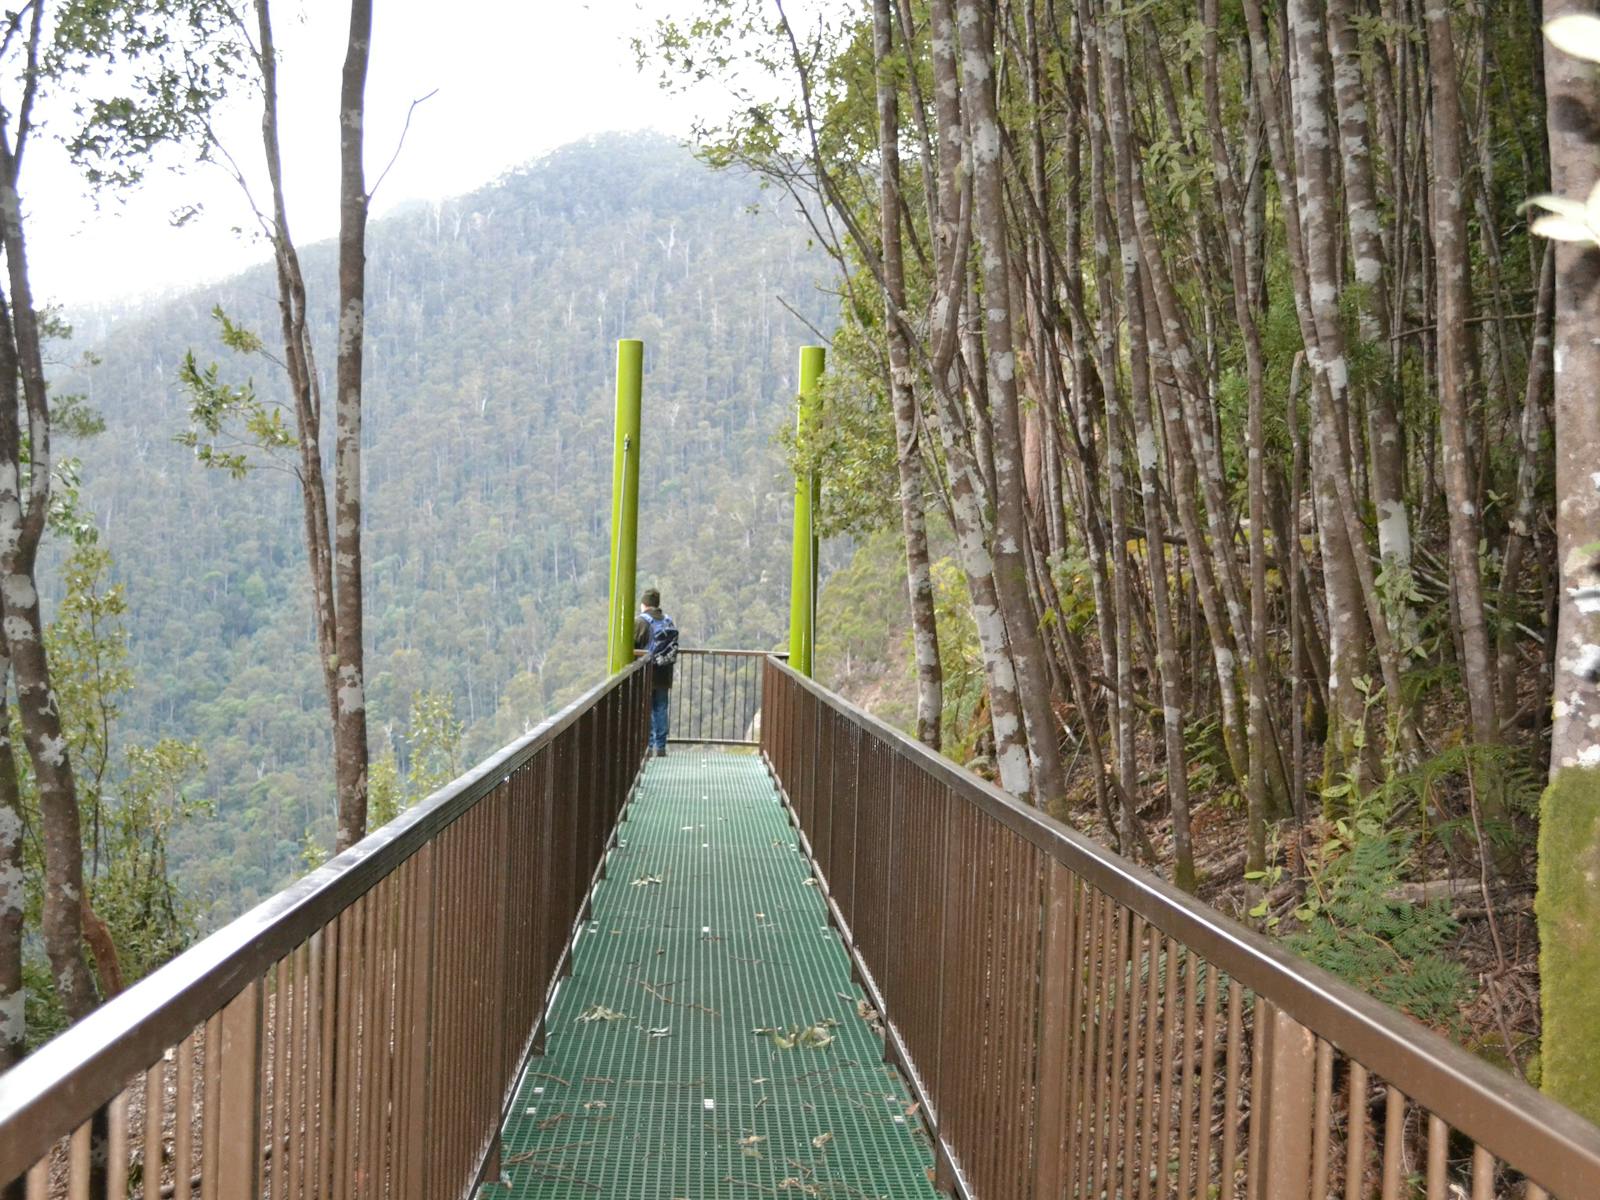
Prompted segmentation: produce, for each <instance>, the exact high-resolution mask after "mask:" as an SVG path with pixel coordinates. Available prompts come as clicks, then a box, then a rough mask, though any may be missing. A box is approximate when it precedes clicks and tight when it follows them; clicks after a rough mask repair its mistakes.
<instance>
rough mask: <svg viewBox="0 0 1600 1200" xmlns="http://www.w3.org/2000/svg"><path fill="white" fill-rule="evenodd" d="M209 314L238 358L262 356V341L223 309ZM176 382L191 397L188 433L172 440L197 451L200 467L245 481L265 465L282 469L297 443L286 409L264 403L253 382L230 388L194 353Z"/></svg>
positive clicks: (219, 370) (215, 369)
mask: <svg viewBox="0 0 1600 1200" xmlns="http://www.w3.org/2000/svg"><path fill="white" fill-rule="evenodd" d="M211 315H212V317H213V318H215V320H216V322H217V324H218V326H219V327H220V329H221V332H220V333H219V334H218V338H219V340H220V341H221V342H222V344H223V345H224V346H226V347H227V348H228V349H230V350H232V351H233V352H234V353H235V354H260V353H262V352H263V346H262V342H261V338H260V337H259V336H258V335H257V334H255V333H254V332H252V331H251V330H249V329H247V328H245V327H244V326H242V325H239V324H237V323H235V322H234V321H233V320H232V319H231V318H230V317H229V316H228V314H227V313H225V312H224V311H223V310H222V306H221V305H217V306H216V307H215V308H213V309H212V310H211ZM178 383H179V384H180V385H181V386H182V388H183V390H184V392H185V393H186V394H187V395H188V397H189V428H188V429H186V430H184V431H183V432H181V433H178V434H175V435H174V437H173V441H175V442H177V443H178V445H180V446H185V447H187V448H188V449H190V450H193V451H194V456H195V459H196V460H197V461H198V462H200V464H201V465H203V466H206V467H212V468H215V469H217V470H221V471H225V472H227V474H229V475H230V476H232V477H233V478H234V479H243V478H244V477H245V476H246V475H248V474H249V473H250V472H251V471H252V470H255V469H257V468H258V467H260V466H261V465H263V463H264V462H265V461H271V460H276V461H277V463H278V465H282V464H283V458H282V456H283V455H284V454H285V453H286V452H287V451H289V450H292V449H294V448H295V446H296V445H298V444H299V443H298V441H297V440H296V438H295V435H294V433H293V432H292V431H291V428H290V423H289V421H288V419H287V413H288V409H287V407H286V406H285V405H283V404H280V403H275V402H271V401H264V400H262V399H261V397H260V395H259V394H258V393H257V392H256V385H255V381H254V380H246V381H245V382H244V383H242V384H229V383H226V382H224V381H223V379H222V368H221V367H220V366H218V365H217V364H216V363H208V364H207V365H206V366H204V367H201V366H200V364H199V363H198V362H197V361H196V359H195V356H194V351H192V350H191V351H189V352H188V353H186V354H185V355H184V356H183V364H182V365H181V366H180V367H179V368H178ZM252 452H254V454H255V456H254V457H252Z"/></svg>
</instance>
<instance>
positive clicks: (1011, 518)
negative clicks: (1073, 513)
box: [957, 0, 1066, 811]
mask: <svg viewBox="0 0 1600 1200" xmlns="http://www.w3.org/2000/svg"><path fill="white" fill-rule="evenodd" d="M983 8H984V6H983V5H981V4H980V3H979V2H978V0H960V3H959V5H958V16H957V25H958V27H959V30H960V37H961V50H962V67H963V78H964V87H963V89H962V94H963V96H964V98H965V101H966V107H967V116H968V122H967V129H968V134H969V136H970V138H971V152H972V170H973V180H972V190H973V222H974V230H975V233H976V240H977V245H978V250H979V259H980V260H981V263H982V273H983V275H982V277H983V311H984V338H985V349H986V351H987V353H986V356H985V357H986V359H987V364H988V371H987V379H988V395H989V415H990V422H991V426H992V429H993V440H992V447H993V453H994V474H995V480H994V492H993V500H994V547H995V548H994V565H995V591H996V593H997V594H998V596H999V598H1000V603H1001V607H1002V609H1003V610H1004V613H1005V624H1006V635H1007V638H1008V640H1009V642H1010V644H1011V657H1012V662H1013V664H1014V666H1015V669H1016V676H1017V691H1018V695H1019V699H1020V701H1021V705H1020V707H1021V709H1022V716H1023V722H1024V724H1025V725H1026V728H1027V739H1028V755H1029V765H1030V767H1031V770H1032V777H1033V797H1032V798H1033V802H1034V804H1036V805H1038V806H1039V807H1041V808H1045V809H1049V810H1051V811H1054V809H1055V805H1056V804H1057V802H1058V801H1059V800H1060V799H1061V797H1062V796H1063V795H1064V794H1065V793H1066V786H1065V781H1064V778H1063V774H1062V765H1061V746H1060V742H1059V740H1058V739H1057V736H1056V720H1055V713H1054V712H1053V711H1052V709H1051V704H1050V682H1049V674H1048V668H1047V666H1046V663H1045V649H1044V639H1043V638H1042V637H1040V635H1039V623H1038V621H1037V619H1035V617H1034V607H1033V600H1032V598H1031V597H1030V596H1029V594H1028V569H1027V560H1026V557H1025V555H1026V554H1027V545H1026V539H1027V537H1028V529H1027V517H1026V513H1025V511H1024V505H1023V484H1022V427H1021V423H1020V420H1019V418H1018V411H1017V378H1016V370H1017V356H1016V350H1015V343H1014V341H1013V339H1012V332H1011V277H1010V271H1009V268H1008V266H1007V261H1006V258H1007V253H1008V252H1007V247H1006V223H1005V197H1004V182H1003V179H1002V167H1001V161H1000V122H999V114H998V111H997V108H996V102H995V91H994V87H995V84H994V31H993V29H992V28H991V27H990V22H989V20H988V19H987V17H986V16H985V15H984V11H983Z"/></svg>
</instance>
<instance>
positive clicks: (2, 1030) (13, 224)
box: [0, 0, 237, 1067]
mask: <svg viewBox="0 0 1600 1200" xmlns="http://www.w3.org/2000/svg"><path fill="white" fill-rule="evenodd" d="M227 26H228V19H227V13H226V10H225V8H224V6H223V5H222V4H221V3H220V0H216V2H214V0H57V2H51V0H30V2H29V3H26V4H23V5H21V6H19V7H17V8H15V9H11V10H8V11H7V12H6V13H5V14H4V17H3V21H0V250H3V251H4V255H5V272H4V277H3V279H0V611H3V619H0V635H3V643H0V700H3V698H4V694H5V693H6V692H7V690H8V689H9V688H11V687H14V696H15V703H16V709H17V713H18V717H19V721H18V724H19V725H20V727H21V731H22V736H23V741H24V745H25V747H26V750H27V758H28V765H29V767H30V769H31V774H32V780H33V786H34V789H35V792H36V799H37V805H38V812H39V830H38V834H39V839H40V843H41V845H42V856H43V861H44V869H45V879H44V886H43V896H42V904H41V917H40V926H39V934H40V939H41V942H42V944H43V947H44V950H45V953H46V955H47V956H48V959H49V964H50V972H51V978H52V982H53V985H54V988H55V991H56V994H57V999H58V1000H59V1002H60V1004H61V1006H62V1007H63V1009H64V1010H65V1011H66V1013H67V1014H68V1016H69V1017H71V1018H73V1019H77V1018H79V1017H82V1016H84V1015H86V1014H87V1013H88V1012H89V1011H90V1010H91V1009H93V1008H94V1006H95V1004H96V1003H97V1001H98V998H97V989H96V983H95V979H94V976H93V975H92V974H91V973H90V970H89V967H88V963H87V961H86V959H85V955H84V938H85V932H86V928H87V931H88V932H89V933H90V934H91V935H92V937H93V941H94V945H95V948H96V955H95V957H96V959H97V965H98V967H99V971H100V975H101V980H100V982H101V985H102V986H106V987H111V986H114V984H115V980H116V976H117V973H118V972H117V963H116V952H115V947H114V946H112V945H111V943H110V939H109V937H108V936H105V929H104V925H103V923H101V922H100V921H99V919H98V918H97V917H96V916H95V915H94V913H93V911H92V909H91V908H90V906H89V898H88V893H87V890H86V888H85V884H84V876H83V837H82V829H81V817H80V811H79V798H78V787H77V782H76V780H75V777H74V772H73V762H72V756H71V753H70V749H69V746H68V740H67V737H66V735H65V733H64V732H63V726H62V717H61V709H60V706H59V704H58V702H57V697H56V693H55V688H54V686H53V680H52V671H51V663H50V661H49V655H48V653H47V649H46V643H45V636H44V624H43V618H42V616H41V612H40V604H39V589H38V581H37V574H36V568H37V562H38V554H39V547H40V543H41V541H42V539H43V538H44V536H45V533H46V529H47V527H48V525H49V520H50V516H51V509H52V504H53V495H52V483H53V476H54V472H55V468H56V465H57V464H56V461H55V459H54V458H53V457H52V449H51V435H52V430H53V424H54V422H53V416H52V405H51V397H50V391H49V387H48V385H47V383H46V379H45V363H44V353H43V340H44V332H43V330H44V322H43V320H42V318H41V313H40V308H39V305H38V303H37V301H36V299H35V295H36V293H35V284H34V280H33V278H32V275H31V272H30V269H29V261H28V212H29V202H28V192H27V188H26V181H27V179H28V176H27V175H25V173H24V167H25V165H26V164H27V163H28V162H30V161H31V156H30V155H29V150H30V149H31V148H32V147H33V146H34V145H35V143H37V142H38V141H39V139H40V138H41V137H42V136H54V137H58V138H60V139H61V140H62V141H63V142H64V144H65V146H66V148H67V150H68V151H69V152H70V155H71V157H72V159H73V160H74V162H75V163H76V164H77V165H78V166H79V167H80V168H81V169H82V172H83V176H84V179H85V181H86V183H87V184H89V185H91V186H93V187H117V186H129V185H132V184H136V183H137V182H139V180H140V179H141V178H142V176H143V173H144V171H145V169H146V167H147V166H148V164H149V162H150V160H151V156H152V154H153V153H154V152H155V151H156V149H157V148H158V147H160V146H161V145H163V144H165V143H176V142H184V141H188V140H190V139H192V138H193V137H195V136H196V135H197V133H198V131H199V129H200V127H201V125H202V124H203V122H204V119H205V116H206V114H207V113H208V112H209V111H210V109H211V108H212V106H213V105H214V104H215V103H216V102H217V101H218V100H219V99H220V98H221V96H222V94H223V91H224V89H225V87H226V85H227V83H228V81H229V79H230V78H231V77H232V75H233V71H234V68H235V66H236V64H237V54H236V50H235V47H234V46H233V45H232V43H231V40H230V39H229V37H228V36H227ZM3 707H6V706H3V705H0V708H3ZM0 717H5V718H6V719H5V722H4V724H3V725H0V731H4V730H9V728H10V727H11V726H10V721H9V716H8V714H7V713H5V712H4V711H0ZM18 765H19V764H18V763H17V761H16V758H15V755H14V752H13V750H12V747H11V745H10V744H9V741H8V742H7V743H6V745H5V746H4V749H3V752H0V1067H3V1066H4V1065H5V1064H6V1063H7V1061H9V1060H10V1059H12V1058H14V1056H15V1055H17V1054H18V1053H20V1050H21V1047H22V1044H23V1042H22V1037H23V1033H24V1026H23V1007H22V992H21V986H20V985H21V977H20V965H21V953H22V921H21V919H20V916H19V912H18V908H19V906H20V903H21V900H22V890H21V872H20V847H19V845H18V841H19V839H20V838H21V837H22V836H23V832H24V829H23V819H22V808H21V804H20V801H19V794H20V793H19V789H18V786H17V768H18Z"/></svg>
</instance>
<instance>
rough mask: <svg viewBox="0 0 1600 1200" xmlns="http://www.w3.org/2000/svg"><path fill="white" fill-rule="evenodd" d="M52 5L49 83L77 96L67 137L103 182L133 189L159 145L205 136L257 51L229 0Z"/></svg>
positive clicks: (45, 70) (45, 61)
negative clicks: (230, 90)
mask: <svg viewBox="0 0 1600 1200" xmlns="http://www.w3.org/2000/svg"><path fill="white" fill-rule="evenodd" d="M44 7H46V8H48V9H50V10H51V12H50V19H51V23H50V25H49V27H48V28H47V31H46V37H47V42H46V45H45V47H44V50H43V55H42V62H41V67H42V71H41V74H42V76H43V79H44V81H45V82H46V87H47V90H48V89H49V87H50V85H54V86H55V87H56V88H57V89H59V90H61V91H62V92H63V93H64V94H65V95H67V96H70V103H71V119H70V120H67V121H65V122H64V123H63V128H62V131H61V134H60V136H61V139H62V141H63V142H64V144H65V145H66V148H67V151H68V153H69V154H70V155H71V157H72V160H73V162H74V163H76V164H77V165H78V166H79V167H80V168H81V169H82V171H83V173H84V177H85V178H86V179H87V180H88V182H89V183H90V184H91V185H92V186H94V187H129V186H132V185H133V184H136V183H138V182H139V181H140V180H141V179H142V178H143V177H144V174H145V172H146V171H147V170H148V169H149V167H150V165H151V156H152V154H153V153H154V152H155V151H156V149H157V148H158V147H161V146H163V145H174V144H181V143H195V142H198V140H199V138H200V135H201V133H202V131H203V130H204V128H205V126H206V124H207V122H208V121H209V120H210V117H211V113H212V110H213V109H214V108H215V107H216V105H217V104H218V103H219V102H220V101H221V100H222V98H223V97H224V96H225V95H226V94H227V92H228V90H229V87H230V86H231V85H233V84H235V83H236V82H237V81H238V79H239V78H240V77H241V75H242V72H243V68H244V66H245V64H246V62H247V61H248V59H249V55H250V52H251V50H250V44H249V39H248V37H247V36H246V35H245V33H244V32H243V27H242V25H241V24H240V18H239V13H238V12H237V11H236V8H235V6H234V5H233V4H231V3H230V2H229V0H66V2H65V3H62V4H57V5H48V6H44ZM19 40H20V39H19Z"/></svg>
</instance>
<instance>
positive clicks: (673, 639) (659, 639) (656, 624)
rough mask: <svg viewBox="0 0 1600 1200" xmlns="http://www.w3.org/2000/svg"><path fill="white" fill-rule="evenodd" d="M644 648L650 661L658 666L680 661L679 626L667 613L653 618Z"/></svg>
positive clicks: (668, 665)
mask: <svg viewBox="0 0 1600 1200" xmlns="http://www.w3.org/2000/svg"><path fill="white" fill-rule="evenodd" d="M644 649H645V654H646V655H647V656H648V657H649V659H650V661H651V662H652V663H654V664H655V665H656V666H658V667H670V666H671V665H672V664H673V663H675V662H677V661H678V627H677V626H676V625H674V624H673V623H672V618H671V617H669V616H667V614H666V613H662V614H661V615H660V616H659V617H656V618H654V619H652V620H651V622H650V633H649V636H648V637H647V638H646V639H645V643H644Z"/></svg>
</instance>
